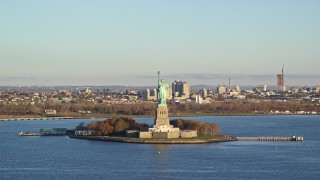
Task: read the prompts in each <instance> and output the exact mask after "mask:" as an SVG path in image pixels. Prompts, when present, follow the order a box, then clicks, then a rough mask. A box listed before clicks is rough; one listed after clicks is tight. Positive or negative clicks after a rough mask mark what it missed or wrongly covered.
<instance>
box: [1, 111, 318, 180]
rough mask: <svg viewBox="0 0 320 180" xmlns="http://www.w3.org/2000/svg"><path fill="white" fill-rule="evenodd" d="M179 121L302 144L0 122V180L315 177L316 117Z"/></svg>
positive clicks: (52, 123) (67, 122) (69, 122)
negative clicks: (109, 136)
mask: <svg viewBox="0 0 320 180" xmlns="http://www.w3.org/2000/svg"><path fill="white" fill-rule="evenodd" d="M185 119H195V120H201V121H203V122H214V123H218V124H219V125H220V128H221V130H222V133H224V134H228V135H233V136H292V135H297V136H304V138H305V141H304V142H302V143H301V142H245V141H243V142H226V143H214V144H202V145H151V144H122V143H113V142H100V141H88V140H79V139H70V138H68V137H19V136H18V135H17V134H18V133H19V131H35V132H38V131H39V129H40V128H45V127H49V128H54V127H65V128H70V129H71V128H74V127H75V126H76V125H78V124H79V122H85V123H88V122H90V121H92V120H81V119H79V120H56V121H12V122H0V137H1V142H0V153H1V155H0V179H320V140H319V139H320V137H319V135H320V133H319V128H320V116H271V117H264V116H261V117H256V116H254V117H253V116H244V117H186V118H185ZM137 121H139V122H143V123H145V122H146V123H153V118H138V119H137Z"/></svg>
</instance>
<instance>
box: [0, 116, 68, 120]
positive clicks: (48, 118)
mask: <svg viewBox="0 0 320 180" xmlns="http://www.w3.org/2000/svg"><path fill="white" fill-rule="evenodd" d="M62 119H74V117H42V118H32V117H30V118H8V119H0V121H30V120H62Z"/></svg>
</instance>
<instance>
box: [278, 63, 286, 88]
mask: <svg viewBox="0 0 320 180" xmlns="http://www.w3.org/2000/svg"><path fill="white" fill-rule="evenodd" d="M283 68H284V65H283V67H282V73H281V74H277V87H278V92H283V91H285V90H286V89H285V86H284V74H283Z"/></svg>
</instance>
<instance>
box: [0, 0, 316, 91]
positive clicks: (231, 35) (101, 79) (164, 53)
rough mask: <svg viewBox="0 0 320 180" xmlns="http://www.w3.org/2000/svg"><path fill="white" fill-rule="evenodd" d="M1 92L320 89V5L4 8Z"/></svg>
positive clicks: (9, 1)
mask: <svg viewBox="0 0 320 180" xmlns="http://www.w3.org/2000/svg"><path fill="white" fill-rule="evenodd" d="M0 62H1V71H0V86H1V85H154V84H156V82H155V77H156V72H157V70H158V69H159V70H160V71H161V72H162V74H163V77H164V78H165V79H166V80H167V81H168V82H170V83H171V81H173V80H174V79H182V80H186V81H189V82H190V83H191V84H193V85H195V84H208V85H217V84H227V81H228V78H229V77H231V78H232V79H233V83H234V84H239V85H256V84H269V85H275V84H276V78H275V77H276V74H277V73H280V71H281V67H282V63H285V73H286V74H287V75H286V82H287V84H289V85H293V84H297V85H319V84H320V83H319V80H320V72H319V67H320V1H319V0H308V1H302V0H286V1H285V0H265V1H262V0H261V1H258V0H251V1H249V0H246V1H245V0H241V1H240V0H233V1H232V0H226V1H225V0H224V1H222V0H221V1H214V0H207V1H205V0H161V1H160V0H159V1H153V0H144V1H143V0H136V1H132V0H114V1H112V0H109V1H108V0H92V1H89V0H68V1H66V0H54V1H49V0H28V1H26V0H20V1H19V0H0Z"/></svg>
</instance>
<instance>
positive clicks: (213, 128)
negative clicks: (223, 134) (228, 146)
mask: <svg viewBox="0 0 320 180" xmlns="http://www.w3.org/2000/svg"><path fill="white" fill-rule="evenodd" d="M170 124H171V125H173V126H175V127H179V128H180V129H181V130H195V131H198V133H199V134H202V135H213V134H219V133H220V128H219V125H218V124H211V123H210V124H209V123H203V122H201V121H195V120H184V119H175V120H171V121H170Z"/></svg>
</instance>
